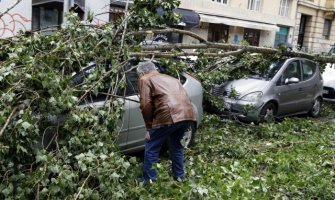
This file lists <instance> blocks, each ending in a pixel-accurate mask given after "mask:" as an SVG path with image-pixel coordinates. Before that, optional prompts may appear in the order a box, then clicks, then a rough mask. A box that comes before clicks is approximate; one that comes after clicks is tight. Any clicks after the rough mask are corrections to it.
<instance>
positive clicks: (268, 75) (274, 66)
mask: <svg viewBox="0 0 335 200" xmlns="http://www.w3.org/2000/svg"><path fill="white" fill-rule="evenodd" d="M284 63H285V60H278V61H276V62H272V63H271V64H270V65H269V67H268V68H266V69H265V70H264V71H263V72H259V73H256V74H253V75H251V76H249V77H250V78H256V79H266V80H271V79H272V78H273V77H274V76H275V75H276V74H277V72H278V71H279V70H280V68H281V67H282V66H283V64H284Z"/></svg>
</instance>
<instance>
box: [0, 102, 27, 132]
mask: <svg viewBox="0 0 335 200" xmlns="http://www.w3.org/2000/svg"><path fill="white" fill-rule="evenodd" d="M23 108H24V105H23V104H21V105H18V106H16V107H15V108H14V109H13V110H12V112H11V113H10V115H9V116H8V119H7V120H6V123H5V125H4V126H3V127H2V128H1V130H0V137H1V136H2V135H3V133H4V132H5V130H6V128H7V126H8V124H9V123H10V121H11V120H12V118H13V117H14V116H15V115H16V114H17V113H18V112H19V111H20V109H23Z"/></svg>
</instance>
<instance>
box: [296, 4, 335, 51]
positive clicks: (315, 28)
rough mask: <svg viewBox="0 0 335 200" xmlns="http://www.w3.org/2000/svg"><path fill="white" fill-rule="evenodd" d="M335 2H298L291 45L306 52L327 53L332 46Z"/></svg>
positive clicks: (334, 36)
mask: <svg viewBox="0 0 335 200" xmlns="http://www.w3.org/2000/svg"><path fill="white" fill-rule="evenodd" d="M334 13H335V0H299V1H298V7H297V14H296V24H295V30H296V31H295V32H294V39H293V44H295V45H297V46H298V47H300V48H301V49H302V50H303V51H308V52H318V53H319V52H328V51H329V49H330V45H334V41H335V34H334V31H333V30H334V28H335V27H334V23H333V22H334V17H335V16H334Z"/></svg>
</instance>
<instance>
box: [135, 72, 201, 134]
mask: <svg viewBox="0 0 335 200" xmlns="http://www.w3.org/2000/svg"><path fill="white" fill-rule="evenodd" d="M138 85H139V91H140V108H141V110H142V115H143V118H144V121H145V125H146V128H147V129H151V128H154V127H160V126H162V125H168V124H173V123H176V122H180V121H184V120H192V121H196V117H195V110H194V107H193V105H192V103H191V100H190V98H189V97H188V95H187V93H186V91H185V89H184V88H183V86H182V85H181V83H180V82H179V80H177V79H175V78H173V77H171V76H168V75H165V74H160V73H159V72H157V71H151V72H149V73H148V74H145V75H143V76H142V77H141V78H140V79H139V84H138Z"/></svg>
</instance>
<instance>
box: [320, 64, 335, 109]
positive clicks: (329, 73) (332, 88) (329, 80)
mask: <svg viewBox="0 0 335 200" xmlns="http://www.w3.org/2000/svg"><path fill="white" fill-rule="evenodd" d="M322 78H323V99H324V100H325V101H331V102H335V64H331V63H328V64H327V66H326V68H325V71H324V72H323V73H322Z"/></svg>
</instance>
